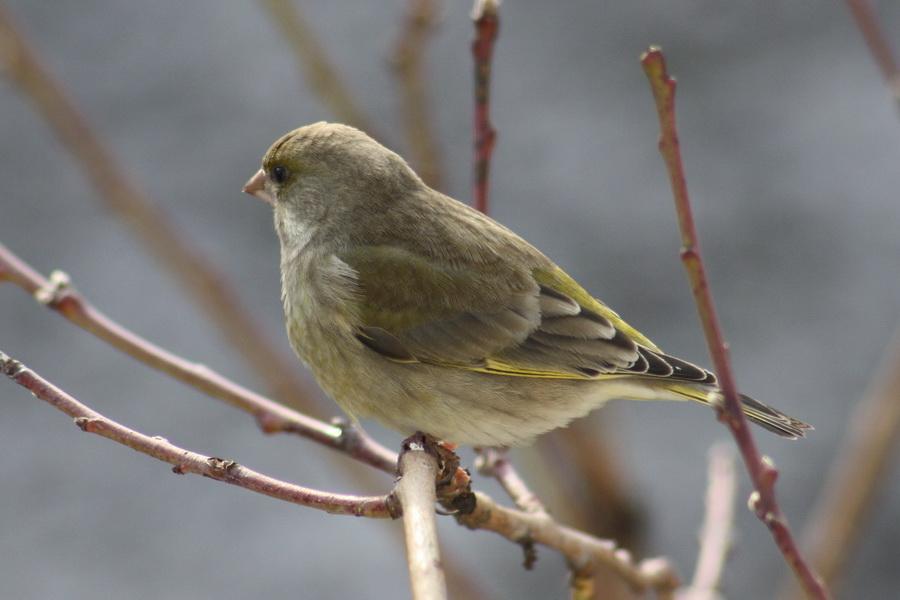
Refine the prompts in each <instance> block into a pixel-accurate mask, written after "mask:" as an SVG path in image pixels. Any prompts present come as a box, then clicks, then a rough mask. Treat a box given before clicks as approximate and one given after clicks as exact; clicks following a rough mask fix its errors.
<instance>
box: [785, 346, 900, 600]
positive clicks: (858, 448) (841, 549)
mask: <svg viewBox="0 0 900 600" xmlns="http://www.w3.org/2000/svg"><path fill="white" fill-rule="evenodd" d="M898 440H900V328H898V329H897V331H896V332H895V333H894V339H893V342H892V343H891V346H890V347H889V348H888V351H887V352H886V353H885V357H884V359H883V361H882V364H881V366H880V367H879V369H878V372H877V374H876V375H875V377H874V379H873V381H872V383H871V384H870V386H869V388H868V390H866V393H865V395H864V396H863V397H862V399H861V400H860V401H859V403H858V404H857V405H856V409H855V410H854V411H853V413H852V414H851V416H850V424H849V427H848V428H847V436H846V439H845V440H844V442H843V443H842V444H841V447H840V449H839V450H838V452H837V453H836V454H835V456H836V457H837V458H836V460H835V464H834V466H833V467H832V468H831V472H830V473H829V475H828V478H827V479H826V483H825V488H824V490H823V492H822V494H821V496H820V498H819V501H818V503H817V504H816V506H815V507H814V509H813V511H812V516H811V517H810V519H809V525H808V527H807V531H806V534H805V535H804V536H803V540H804V543H803V546H804V548H807V549H808V551H809V555H810V560H811V562H812V564H813V565H815V566H816V568H817V569H818V571H819V573H821V574H822V577H823V579H824V580H825V581H826V583H828V585H829V586H830V587H831V588H832V589H836V588H837V586H838V584H839V583H840V581H841V576H842V575H843V574H844V572H845V571H846V569H847V567H848V563H849V562H850V561H851V560H852V559H854V558H856V557H855V556H854V554H853V550H854V548H855V547H856V545H857V544H858V543H859V539H860V536H861V535H862V532H863V531H864V529H865V524H866V522H867V521H868V520H869V519H871V517H872V505H873V504H874V503H875V501H876V500H877V499H878V496H879V494H880V493H881V491H882V489H883V488H884V486H885V485H886V484H887V482H888V481H889V480H890V478H889V476H888V473H889V471H890V469H891V467H892V465H893V464H894V463H895V462H896V460H897V444H898ZM786 587H789V588H790V589H789V590H788V589H785V590H784V591H783V593H782V594H781V595H780V596H779V597H781V598H799V597H800V594H799V590H797V588H796V585H793V583H792V584H791V585H790V586H786Z"/></svg>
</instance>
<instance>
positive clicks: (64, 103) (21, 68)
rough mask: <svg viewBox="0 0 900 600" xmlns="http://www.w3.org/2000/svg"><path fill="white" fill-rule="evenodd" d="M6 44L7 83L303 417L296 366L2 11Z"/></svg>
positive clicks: (303, 394) (305, 398) (306, 397)
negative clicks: (129, 170) (28, 102)
mask: <svg viewBox="0 0 900 600" xmlns="http://www.w3.org/2000/svg"><path fill="white" fill-rule="evenodd" d="M0 39H2V40H3V43H0V53H2V60H3V61H4V62H5V64H6V75H7V77H8V78H9V79H10V80H11V81H13V82H14V83H16V84H17V85H18V86H19V88H20V89H21V91H22V92H23V93H24V94H25V95H26V96H27V97H28V98H29V99H30V100H31V102H32V103H33V104H34V106H35V107H36V108H37V109H38V111H39V112H40V114H41V116H43V118H44V120H45V121H46V123H47V124H48V125H49V126H50V127H51V129H52V130H53V131H54V133H55V134H56V135H57V137H58V138H59V139H60V140H61V141H62V143H63V145H64V146H65V148H66V149H67V150H68V151H69V153H70V154H71V156H72V158H74V159H75V161H76V162H77V163H78V164H79V166H80V167H81V170H82V171H83V172H84V174H85V176H86V177H87V178H88V179H89V180H90V182H91V183H92V184H93V186H94V187H95V188H96V190H97V192H98V195H99V196H100V197H101V198H102V199H103V200H104V202H105V203H106V205H107V207H108V208H109V209H111V210H112V212H113V213H114V214H116V215H117V216H118V217H120V218H121V220H122V222H123V223H124V224H125V225H127V226H128V227H130V228H131V231H132V232H133V233H134V234H135V237H136V238H137V239H138V240H140V241H141V242H142V243H143V244H144V246H145V247H146V248H147V250H148V251H149V252H150V253H151V254H152V255H153V256H154V257H156V258H157V259H158V260H159V261H160V263H162V265H163V266H164V267H165V268H166V269H168V271H169V272H170V273H172V275H174V276H175V279H176V280H177V281H178V282H179V283H180V284H181V285H182V286H183V287H184V288H185V289H186V290H187V291H188V292H189V294H190V296H191V297H192V298H193V299H194V301H195V302H196V303H197V304H198V305H199V306H200V307H201V308H203V309H204V310H205V311H206V312H207V314H209V316H210V317H211V318H212V320H213V322H214V323H215V325H216V326H217V327H218V328H219V330H220V331H222V333H223V334H224V336H225V337H226V339H228V340H229V341H230V342H231V343H232V344H233V345H234V347H235V349H236V350H237V351H238V352H239V353H240V355H241V357H242V358H243V360H244V362H246V363H247V365H249V366H250V367H251V368H252V369H253V370H254V372H255V373H257V374H258V375H259V376H260V377H261V378H262V380H263V382H264V384H265V385H266V386H267V387H268V389H269V391H270V392H271V394H272V395H274V396H275V397H276V398H277V399H278V400H280V401H281V402H284V403H286V404H289V405H292V406H296V407H298V408H301V409H303V408H304V407H308V406H310V399H311V398H312V397H313V395H312V394H310V392H309V390H308V389H307V386H306V384H305V383H304V381H303V379H301V378H300V377H299V376H298V375H297V372H298V370H297V369H296V368H295V365H296V363H295V362H293V361H292V360H289V357H287V356H286V355H285V354H284V353H282V352H280V351H278V350H276V348H275V346H274V345H272V344H271V343H270V342H269V340H268V339H267V338H266V336H265V335H264V334H263V333H262V330H261V329H260V328H259V327H257V326H256V324H255V321H254V319H253V318H251V317H250V314H249V313H248V312H247V311H246V310H245V309H244V307H243V306H242V305H241V303H240V302H239V300H238V298H237V295H236V294H235V293H234V290H232V289H231V287H230V286H229V285H228V284H227V283H226V281H225V277H224V276H223V275H222V274H221V273H220V272H219V271H218V270H217V269H216V268H214V266H213V264H212V263H211V262H210V261H208V260H207V259H206V258H205V257H203V256H202V255H201V254H200V252H199V250H198V249H197V248H195V247H193V246H192V245H191V244H190V243H188V241H187V238H185V237H184V236H182V235H181V234H180V233H179V232H178V231H177V230H176V228H175V227H174V226H173V225H172V223H171V221H170V220H169V218H168V217H167V216H166V214H165V213H164V211H163V210H162V208H161V207H160V205H159V203H158V202H156V201H155V200H153V199H152V198H150V197H149V196H147V195H146V194H145V193H144V192H143V191H141V190H140V189H138V187H137V185H136V184H135V183H134V182H133V181H132V180H131V179H130V178H129V177H128V176H127V175H126V173H125V170H124V169H123V168H122V167H121V166H120V164H119V161H118V160H117V157H116V155H115V154H114V153H113V152H112V151H111V150H110V149H109V148H107V147H106V146H105V145H104V144H103V142H102V141H101V139H100V137H99V136H98V135H97V133H96V132H95V131H94V129H93V128H92V127H91V126H90V124H89V123H88V121H87V119H86V118H85V117H84V116H83V115H82V114H81V112H80V111H79V110H78V108H77V107H76V106H75V104H74V102H72V100H71V99H70V98H69V96H68V95H67V94H66V93H65V91H64V90H63V89H62V87H61V85H60V84H59V83H58V82H57V81H56V80H55V79H54V77H53V76H52V75H51V73H50V71H49V69H48V68H47V67H46V66H45V65H44V63H43V61H42V60H41V59H40V57H39V56H38V54H37V53H36V52H35V51H34V50H33V49H32V48H31V46H30V44H29V43H28V41H27V39H26V38H25V35H24V34H23V33H22V31H21V30H20V29H19V28H18V27H16V26H15V25H14V23H13V21H12V19H11V18H10V16H9V14H8V13H7V11H6V9H5V8H3V7H2V6H0Z"/></svg>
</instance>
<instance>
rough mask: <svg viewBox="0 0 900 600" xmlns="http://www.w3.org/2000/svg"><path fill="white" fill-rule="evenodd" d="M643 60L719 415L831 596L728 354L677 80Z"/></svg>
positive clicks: (757, 498) (807, 583) (800, 566)
mask: <svg viewBox="0 0 900 600" xmlns="http://www.w3.org/2000/svg"><path fill="white" fill-rule="evenodd" d="M641 64H642V66H643V67H644V71H645V73H646V75H647V78H648V80H649V81H650V87H651V89H652V90H653V97H654V100H655V101H656V109H657V113H658V116H659V123H660V131H661V133H660V141H659V148H660V152H661V153H662V155H663V159H664V161H665V163H666V168H667V169H668V172H669V182H670V184H671V187H672V194H673V196H674V199H675V210H676V212H677V213H678V224H679V229H680V231H681V242H682V250H681V258H682V261H683V263H684V268H685V271H686V272H687V275H688V279H689V280H690V282H691V290H692V291H693V294H694V301H695V302H696V303H697V311H698V312H699V314H700V320H701V322H702V323H703V331H704V333H705V335H706V343H707V346H708V348H709V353H710V357H711V358H712V362H713V365H714V367H715V371H716V376H717V377H718V379H719V387H720V388H721V390H722V395H723V396H724V402H723V403H722V404H723V405H722V406H717V407H716V411H717V412H718V414H719V419H720V420H722V421H723V422H724V423H725V424H726V425H727V426H728V428H729V429H730V430H731V433H732V435H733V436H734V439H735V441H736V442H737V445H738V448H739V449H740V451H741V456H742V457H743V459H744V464H745V466H746V468H747V471H748V472H749V474H750V478H751V480H752V481H753V485H754V487H755V488H756V491H754V492H753V494H752V495H751V496H750V507H751V508H752V509H753V511H754V513H755V514H756V515H757V517H759V518H760V519H761V520H762V521H763V522H764V523H765V524H766V525H767V526H768V528H769V531H770V532H771V534H772V537H773V539H774V540H775V544H776V545H777V546H778V549H779V550H780V551H781V554H782V555H783V556H784V558H785V561H787V563H788V565H789V566H790V567H791V569H792V570H793V571H794V575H795V576H796V577H797V579H798V580H799V581H800V582H801V583H802V585H803V587H804V590H805V591H806V593H807V595H808V596H809V597H810V598H819V599H824V598H828V597H830V595H829V593H828V589H827V588H826V587H825V584H824V583H823V582H822V580H821V579H820V578H819V577H818V575H816V573H815V572H813V570H812V569H811V568H810V566H809V564H807V562H806V561H805V560H804V559H803V556H802V555H801V553H800V549H799V548H798V547H797V544H796V541H795V540H794V536H793V533H792V532H791V530H790V528H789V527H788V524H787V519H786V518H785V516H784V514H782V512H781V508H780V507H779V505H778V500H777V498H776V497H775V479H776V478H777V477H778V471H777V470H776V469H775V466H774V464H773V463H772V461H771V459H769V458H767V457H761V456H760V454H759V451H758V450H757V448H756V442H755V441H754V439H753V435H752V434H751V432H750V428H749V426H748V425H747V419H746V417H745V416H744V412H743V410H741V404H740V400H739V397H738V393H737V387H736V385H735V382H734V376H733V374H732V371H731V364H730V360H729V358H728V349H727V346H726V344H725V341H724V338H723V336H722V330H721V328H720V327H719V322H718V319H717V317H716V313H715V308H714V306H713V301H712V294H711V293H710V288H709V284H708V282H707V279H706V272H705V269H704V267H703V262H702V260H701V257H700V249H699V247H698V236H697V231H696V229H695V227H694V222H693V217H692V215H691V204H690V199H689V197H688V191H687V183H686V180H685V176H684V166H683V164H682V161H681V150H680V146H679V142H678V133H677V128H676V126H675V80H674V79H673V78H672V77H670V76H669V74H668V72H667V71H666V65H665V59H664V58H663V54H662V51H661V50H660V49H659V48H655V47H651V48H650V49H649V50H648V51H647V52H646V53H644V55H643V56H642V57H641Z"/></svg>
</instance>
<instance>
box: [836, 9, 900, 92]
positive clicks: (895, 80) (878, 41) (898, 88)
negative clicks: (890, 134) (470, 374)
mask: <svg viewBox="0 0 900 600" xmlns="http://www.w3.org/2000/svg"><path fill="white" fill-rule="evenodd" d="M846 1H847V7H848V8H849V9H850V13H851V14H852V15H853V18H854V19H856V26H857V27H859V31H860V33H862V36H863V38H864V39H865V40H866V44H867V45H868V46H869V52H871V53H872V56H873V57H874V58H875V62H876V63H877V64H878V68H879V69H881V74H882V76H884V79H885V80H886V81H887V83H888V86H890V89H891V95H892V96H893V97H894V102H895V103H896V104H897V105H898V107H900V67H898V65H897V59H896V58H895V57H894V51H893V49H892V48H891V44H890V43H889V42H888V40H887V38H886V37H885V35H884V32H883V31H882V30H881V27H880V26H879V25H878V20H877V19H876V18H875V11H874V10H873V9H872V4H871V3H870V2H869V1H868V0H846Z"/></svg>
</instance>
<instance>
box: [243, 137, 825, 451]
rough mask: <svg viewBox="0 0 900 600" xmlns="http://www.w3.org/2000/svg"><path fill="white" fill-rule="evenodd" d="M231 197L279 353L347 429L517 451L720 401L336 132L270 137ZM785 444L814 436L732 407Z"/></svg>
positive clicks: (686, 366)
mask: <svg viewBox="0 0 900 600" xmlns="http://www.w3.org/2000/svg"><path fill="white" fill-rule="evenodd" d="M243 191H244V192H245V193H247V194H250V195H253V196H255V197H257V198H259V199H260V200H262V201H264V202H266V203H267V204H269V205H270V206H271V207H272V211H273V215H274V224H275V231H276V233H277V236H278V239H279V241H280V246H281V283H282V301H283V304H284V313H285V323H286V329H287V334H288V338H289V341H290V343H291V346H292V347H293V349H294V351H295V352H296V354H297V355H298V356H299V358H300V359H301V360H302V361H303V363H305V364H306V366H307V367H308V368H309V369H310V371H311V372H312V374H313V376H314V377H315V379H316V380H317V382H318V383H319V385H320V386H321V387H322V389H323V390H324V391H325V392H326V394H328V395H329V396H330V397H331V398H332V399H333V400H334V401H335V402H336V403H337V404H338V405H339V406H340V407H341V408H342V409H343V411H344V412H345V413H347V414H348V416H349V417H350V418H351V419H353V420H354V421H357V420H359V419H374V420H376V421H378V422H379V423H381V424H382V425H384V426H385V427H387V428H389V429H393V430H395V431H397V432H399V433H402V434H404V435H410V434H413V433H416V432H423V433H427V434H430V435H432V436H434V437H436V438H438V439H441V440H444V441H446V442H448V443H452V444H456V445H473V446H514V445H523V444H529V443H531V442H532V441H533V440H534V439H535V438H536V437H537V436H539V435H541V434H543V433H545V432H547V431H550V430H553V429H556V428H559V427H564V426H565V425H567V424H568V423H569V422H570V421H571V420H573V419H576V418H579V417H582V416H584V415H585V414H587V413H588V412H590V411H592V410H594V409H596V408H598V407H600V406H601V405H603V404H604V403H605V402H607V401H608V400H611V399H614V398H622V399H632V400H692V401H696V402H699V403H701V404H707V405H709V404H714V403H715V402H716V401H717V400H720V399H721V394H722V392H721V390H720V388H719V386H718V384H717V380H716V376H715V375H714V374H713V373H712V372H710V371H708V370H706V369H704V368H701V367H699V366H696V365H694V364H691V363H690V362H687V361H684V360H681V359H679V358H676V357H674V356H671V355H669V354H666V353H664V352H663V351H662V350H660V349H659V348H658V347H657V346H656V345H655V344H654V343H653V342H651V341H650V340H649V339H648V338H647V337H645V336H644V335H643V334H642V333H640V332H639V331H638V330H637V329H635V328H634V327H632V326H631V325H629V324H628V323H626V322H625V321H624V320H623V319H622V318H621V317H620V316H619V315H618V314H616V313H615V312H614V311H613V310H612V309H610V308H609V307H607V306H606V305H605V304H604V303H602V302H601V301H600V300H597V299H596V298H594V297H593V296H592V295H591V294H589V293H588V292H587V291H586V290H585V289H584V288H583V287H582V286H580V285H579V284H578V283H577V282H576V281H575V280H574V279H572V278H571V277H570V276H569V275H567V274H566V273H565V272H564V271H563V270H562V269H561V268H560V267H558V266H557V265H556V264H555V263H554V262H552V261H551V260H550V259H549V258H547V257H546V256H545V255H544V254H542V253H541V252H540V251H539V250H537V249H536V248H535V247H534V246H532V245H531V244H529V243H528V242H526V241H525V240H524V239H522V238H521V237H519V236H518V235H516V234H515V233H513V232H512V231H511V230H509V229H508V228H506V227H505V226H503V225H501V224H500V223H498V222H496V221H494V220H493V219H491V218H490V217H488V216H486V215H484V214H482V213H481V212H479V211H477V210H475V209H473V208H471V207H469V206H467V205H466V204H464V203H462V202H459V201H457V200H454V199H452V198H450V197H448V196H446V195H444V194H442V193H440V192H438V191H436V190H434V189H431V188H430V187H428V186H427V185H426V184H425V183H424V182H423V181H422V180H421V179H420V178H419V176H418V175H416V173H415V172H414V171H413V169H412V168H411V167H410V166H409V165H408V164H407V162H406V161H404V159H403V158H401V157H400V156H399V155H398V154H396V153H394V152H392V151H391V150H389V149H388V148H386V147H384V146H383V145H381V144H380V143H378V142H377V141H376V140H374V139H373V138H372V137H370V136H369V135H367V134H366V133H364V132H362V131H360V130H358V129H356V128H353V127H350V126H347V125H342V124H336V123H325V122H320V123H314V124H311V125H306V126H303V127H300V128H298V129H295V130H294V131H291V132H289V133H287V134H286V135H284V136H282V137H281V138H280V139H279V140H277V141H276V142H275V143H274V144H273V145H272V146H271V147H270V148H269V150H268V151H267V152H266V153H265V155H264V157H263V161H262V167H261V168H260V170H259V171H258V172H257V173H256V174H255V175H253V177H252V178H251V179H250V180H249V181H248V182H247V184H246V185H245V186H244V188H243ZM740 399H741V405H742V408H743V411H744V414H745V415H746V416H747V418H748V419H749V420H750V421H752V422H753V423H756V424H757V425H761V426H762V427H764V428H765V429H768V430H769V431H771V432H774V433H776V434H778V435H780V436H782V437H785V438H792V439H795V438H799V437H804V435H805V432H806V431H807V430H809V429H812V427H811V426H810V425H808V424H807V423H804V422H803V421H800V420H797V419H795V418H793V417H790V416H787V415H785V414H784V413H782V412H780V411H778V410H776V409H774V408H771V407H769V406H767V405H765V404H763V403H762V402H759V401H758V400H755V399H753V398H751V397H749V396H744V395H741V397H740Z"/></svg>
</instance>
